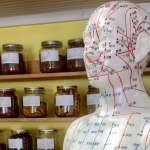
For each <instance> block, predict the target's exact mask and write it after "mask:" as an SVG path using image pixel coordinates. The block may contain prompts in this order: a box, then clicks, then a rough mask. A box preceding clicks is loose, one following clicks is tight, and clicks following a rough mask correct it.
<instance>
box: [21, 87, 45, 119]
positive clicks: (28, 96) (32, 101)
mask: <svg viewBox="0 0 150 150" xmlns="http://www.w3.org/2000/svg"><path fill="white" fill-rule="evenodd" d="M24 91H25V93H24V95H23V115H24V116H25V117H27V118H41V117H46V116H47V100H46V95H45V93H44V88H43V87H26V88H24Z"/></svg>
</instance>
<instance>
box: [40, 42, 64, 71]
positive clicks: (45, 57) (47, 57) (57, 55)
mask: <svg viewBox="0 0 150 150" xmlns="http://www.w3.org/2000/svg"><path fill="white" fill-rule="evenodd" d="M41 45H42V48H41V49H40V70H41V72H42V73H52V72H63V71H65V59H66V57H65V56H63V51H62V42H60V41H43V42H42V44H41Z"/></svg>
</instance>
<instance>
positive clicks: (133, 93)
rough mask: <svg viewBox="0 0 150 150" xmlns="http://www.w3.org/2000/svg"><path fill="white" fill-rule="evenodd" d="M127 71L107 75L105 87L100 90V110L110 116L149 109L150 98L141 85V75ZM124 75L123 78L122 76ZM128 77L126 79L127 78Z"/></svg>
mask: <svg viewBox="0 0 150 150" xmlns="http://www.w3.org/2000/svg"><path fill="white" fill-rule="evenodd" d="M125 74H126V75H127V72H126V73H125V72H123V73H120V74H113V75H109V76H108V81H107V88H105V90H101V99H100V103H101V106H102V107H101V112H103V113H104V114H105V113H106V111H107V114H109V115H112V116H119V115H121V114H128V113H134V112H140V111H141V109H142V110H143V109H150V99H149V96H148V94H147V93H146V91H145V88H144V86H143V80H142V77H141V76H140V75H139V74H137V73H136V74H132V78H131V80H130V74H129V78H128V77H127V76H125ZM123 77H124V78H123ZM114 79H117V80H114ZM127 79H128V80H127Z"/></svg>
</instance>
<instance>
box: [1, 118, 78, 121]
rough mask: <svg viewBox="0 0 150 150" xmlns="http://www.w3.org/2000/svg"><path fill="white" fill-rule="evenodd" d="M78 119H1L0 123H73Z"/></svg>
mask: <svg viewBox="0 0 150 150" xmlns="http://www.w3.org/2000/svg"><path fill="white" fill-rule="evenodd" d="M76 119H78V117H70V118H69V117H68V118H1V119H0V122H73V121H74V120H76Z"/></svg>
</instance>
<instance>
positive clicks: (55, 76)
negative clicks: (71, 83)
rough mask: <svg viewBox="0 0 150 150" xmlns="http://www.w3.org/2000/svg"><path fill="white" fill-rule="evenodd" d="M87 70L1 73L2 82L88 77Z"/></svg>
mask: <svg viewBox="0 0 150 150" xmlns="http://www.w3.org/2000/svg"><path fill="white" fill-rule="evenodd" d="M86 77H87V75H86V72H85V71H82V72H63V73H41V74H20V75H0V82H9V81H30V80H47V79H64V78H65V79H71V78H78V79H79V78H86Z"/></svg>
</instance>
